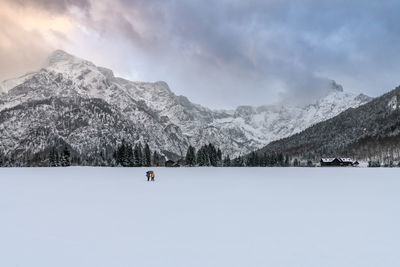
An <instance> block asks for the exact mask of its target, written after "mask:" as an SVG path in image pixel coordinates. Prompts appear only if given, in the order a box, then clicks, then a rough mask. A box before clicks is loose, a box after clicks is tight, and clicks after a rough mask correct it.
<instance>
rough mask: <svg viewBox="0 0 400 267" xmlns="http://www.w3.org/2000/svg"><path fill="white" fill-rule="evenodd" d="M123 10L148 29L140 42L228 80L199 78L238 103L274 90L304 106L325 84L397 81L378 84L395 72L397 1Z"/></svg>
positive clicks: (370, 86)
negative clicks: (135, 14)
mask: <svg viewBox="0 0 400 267" xmlns="http://www.w3.org/2000/svg"><path fill="white" fill-rule="evenodd" d="M124 5H126V6H127V7H131V8H133V9H138V10H141V12H143V18H144V19H148V23H149V25H152V27H151V29H150V31H148V32H147V33H146V34H144V36H142V38H143V39H144V40H145V42H146V39H147V38H149V40H158V39H159V40H166V42H165V43H161V44H160V45H159V46H158V48H159V49H160V50H161V51H172V52H171V53H172V54H173V55H174V57H175V58H174V59H175V60H177V61H178V62H179V61H180V60H183V59H182V58H183V57H185V58H189V59H190V61H191V62H193V65H192V66H191V67H193V69H196V68H199V69H210V71H212V72H215V71H218V72H219V74H220V77H219V78H220V79H221V80H225V79H232V80H234V81H232V82H226V81H216V80H215V79H218V77H215V75H214V74H208V73H207V72H203V75H206V77H203V78H205V79H206V80H207V78H208V77H209V78H210V79H211V78H212V79H214V80H209V82H210V85H209V87H213V84H216V85H222V86H223V85H226V86H228V87H229V90H216V91H217V92H219V91H221V96H222V95H223V94H227V93H235V94H239V95H242V97H241V100H242V101H243V100H244V101H246V102H253V100H252V98H253V97H254V95H259V96H261V98H263V97H265V98H267V97H268V96H269V95H271V94H273V93H274V92H276V91H279V92H277V93H278V94H279V95H281V96H282V95H283V96H285V97H292V98H294V99H297V100H300V101H301V100H305V101H307V100H308V99H310V97H309V95H316V94H317V95H318V94H322V93H323V91H324V89H325V88H326V86H327V83H328V80H329V79H338V82H339V83H340V82H342V83H344V84H345V85H348V87H358V88H348V89H353V90H360V91H366V92H367V93H370V94H373V95H376V94H379V93H380V92H377V91H376V90H377V89H380V90H382V87H386V90H389V89H391V87H393V86H394V85H396V83H397V82H398V81H397V80H396V79H397V78H396V77H393V78H392V79H385V78H387V77H386V76H387V71H390V72H395V71H398V70H399V64H398V62H399V59H400V53H399V52H400V49H399V46H397V45H395V44H396V43H398V42H399V41H400V40H399V38H400V34H399V33H400V32H399V28H400V26H399V25H400V23H399V19H398V14H397V12H398V10H400V4H399V2H398V1H341V0H337V1H124ZM151 46H153V45H152V44H151ZM393 68H394V69H393ZM230 74H231V75H230ZM371 75H372V76H371ZM188 76H190V74H189V75H188ZM188 76H187V77H188ZM192 82H193V80H192ZM200 84H201V86H206V85H205V84H206V83H205V82H200ZM273 84H276V86H274V85H273ZM191 86H195V85H193V83H191ZM195 87H196V86H195ZM365 87H367V88H365ZM188 90H190V89H188ZM198 90H200V88H198ZM247 94H253V96H247ZM258 99H260V98H258ZM256 101H257V102H258V101H259V100H256ZM259 104H261V103H259Z"/></svg>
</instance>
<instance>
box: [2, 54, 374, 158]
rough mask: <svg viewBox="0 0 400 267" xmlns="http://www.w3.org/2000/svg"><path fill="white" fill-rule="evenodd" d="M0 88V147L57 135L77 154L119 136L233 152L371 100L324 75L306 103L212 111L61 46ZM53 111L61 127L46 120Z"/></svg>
mask: <svg viewBox="0 0 400 267" xmlns="http://www.w3.org/2000/svg"><path fill="white" fill-rule="evenodd" d="M0 89H1V90H0V92H1V94H0V134H1V137H0V139H1V144H0V149H2V150H3V151H5V152H6V153H7V154H13V153H14V154H15V153H16V152H17V151H25V150H29V152H30V153H38V152H39V151H42V150H44V149H46V147H45V146H46V142H49V143H51V142H53V141H52V140H63V141H64V142H66V143H67V144H69V145H70V146H71V147H72V148H73V149H75V150H76V151H77V152H79V153H89V154H90V153H98V152H99V151H103V150H104V146H110V147H112V146H114V145H115V144H116V143H117V142H120V141H121V140H122V139H126V140H128V141H130V142H138V141H141V142H147V143H149V145H150V147H152V149H156V150H159V151H160V152H161V153H163V154H164V155H166V156H167V157H178V156H182V155H184V153H185V151H186V149H187V147H188V146H189V144H191V145H193V146H195V147H199V146H201V145H203V144H206V143H213V144H214V145H216V146H218V147H220V148H221V150H222V151H224V152H225V153H229V155H231V156H237V155H239V154H245V153H248V152H250V151H252V150H255V149H259V148H261V147H263V146H265V145H266V144H268V143H270V142H271V141H274V140H277V139H281V138H283V137H287V136H290V135H292V134H294V133H298V132H300V131H302V130H304V129H306V128H307V127H309V126H311V125H313V124H315V123H318V122H320V121H323V120H327V119H329V118H332V117H334V116H336V115H338V114H339V113H341V112H342V111H344V110H346V109H348V108H351V107H358V106H360V105H362V104H364V103H367V102H368V101H370V100H371V98H369V97H367V96H365V95H355V94H351V93H346V92H343V88H342V87H341V86H340V85H338V84H336V83H335V82H332V91H331V92H330V93H329V94H328V95H327V96H326V97H324V98H322V99H319V100H317V101H316V102H315V103H314V104H312V105H307V106H304V107H296V106H289V105H287V106H283V105H274V106H260V107H251V106H239V107H237V108H236V109H235V110H233V111H216V110H211V109H209V108H206V107H203V106H201V105H198V104H193V103H192V102H190V101H189V100H188V99H187V98H186V97H184V96H177V95H175V94H174V93H173V92H172V91H171V90H170V88H169V87H168V85H167V84H166V83H165V82H154V83H148V82H132V81H129V80H126V79H123V78H118V77H115V76H114V74H113V72H112V71H111V70H109V69H106V68H102V67H97V66H96V65H94V64H93V63H91V62H89V61H86V60H83V59H80V58H77V57H74V56H72V55H70V54H68V53H66V52H64V51H61V50H57V51H55V52H53V53H52V54H51V55H50V56H49V58H48V59H47V62H46V64H45V66H43V68H42V69H40V70H39V71H36V72H32V73H29V74H27V75H24V76H22V77H19V78H16V79H11V80H7V81H4V82H3V83H1V84H0ZM96 99H98V100H99V101H97V100H96ZM46 101H47V102H46ZM83 103H85V104H83ZM57 105H59V106H57ZM80 105H83V106H82V107H81V106H80ZM57 108H59V110H57ZM84 108H87V109H86V110H83V109H84ZM46 110H47V111H48V112H46ZM60 111H62V112H64V113H62V112H61V113H60ZM49 112H50V113H51V114H50V113H49ZM54 112H56V113H57V116H55V113H54ZM79 112H82V114H80V115H82V116H83V115H84V117H79V116H78V115H77V114H78V113H79ZM71 114H75V115H76V116H75V117H74V116H72V115H71ZM46 116H47V118H46ZM54 116H55V117H56V119H57V120H59V123H63V125H62V126H60V125H57V124H54V123H49V121H48V119H49V118H50V117H54ZM16 121H18V123H15V122H16ZM110 122H112V123H110ZM71 125H74V127H75V128H74V129H73V130H71ZM68 127H69V128H68ZM113 127H114V128H113ZM115 127H117V128H115ZM38 131H39V132H40V134H39V137H38ZM96 133H97V134H96ZM105 133H106V134H105ZM87 136H91V138H92V139H88V138H87ZM79 137H81V138H79ZM27 143H29V145H27Z"/></svg>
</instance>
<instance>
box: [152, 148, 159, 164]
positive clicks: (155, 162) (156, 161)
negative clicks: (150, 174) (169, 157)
mask: <svg viewBox="0 0 400 267" xmlns="http://www.w3.org/2000/svg"><path fill="white" fill-rule="evenodd" d="M160 164H161V163H160V155H158V153H157V151H155V150H154V152H153V166H160Z"/></svg>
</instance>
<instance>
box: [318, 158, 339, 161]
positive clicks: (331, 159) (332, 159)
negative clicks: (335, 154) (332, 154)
mask: <svg viewBox="0 0 400 267" xmlns="http://www.w3.org/2000/svg"><path fill="white" fill-rule="evenodd" d="M335 159H336V158H322V159H321V161H322V162H333V161H334V160H335Z"/></svg>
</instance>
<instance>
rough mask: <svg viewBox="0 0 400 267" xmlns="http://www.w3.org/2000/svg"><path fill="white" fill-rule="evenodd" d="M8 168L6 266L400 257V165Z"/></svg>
mask: <svg viewBox="0 0 400 267" xmlns="http://www.w3.org/2000/svg"><path fill="white" fill-rule="evenodd" d="M145 170H146V169H140V168H137V169H135V168H83V167H82V168H81V167H72V168H31V169H24V168H21V169H8V168H3V169H1V168H0V212H1V217H0V254H1V256H0V266H22V267H25V266H29V267H32V266H40V267H47V266H49V267H50V266H51V267H53V266H57V267H63V266H65V267H90V266H93V267H102V266H107V267H108V266H112V267H119V266H126V267H128V266H129V267H133V266H138V267H142V266H143V267H146V266H160V267H164V266H171V267H180V266H182V267H192V266H199V267H208V266H218V267H224V266H227V267H232V266H241V267H247V266H274V267H276V266H285V267H287V266H296V267H298V266H304V267H312V266H318V267H326V266H334V267H343V266H352V267H354V266H360V267H367V266H385V267H388V266H400V253H399V251H400V169H397V168H394V169H389V168H385V169H379V168H378V169H366V168H177V169H166V168H155V169H153V170H154V171H155V174H156V182H147V181H145V174H144V173H145Z"/></svg>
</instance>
